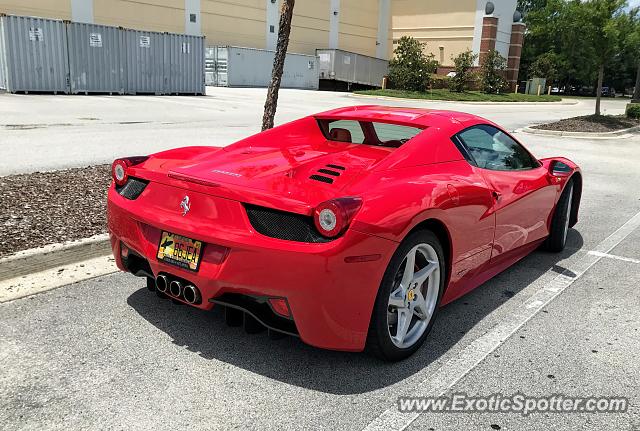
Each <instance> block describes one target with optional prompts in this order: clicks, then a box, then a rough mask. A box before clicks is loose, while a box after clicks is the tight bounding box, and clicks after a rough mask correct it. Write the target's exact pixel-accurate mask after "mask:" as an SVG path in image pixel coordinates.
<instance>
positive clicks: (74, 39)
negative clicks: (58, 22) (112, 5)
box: [67, 22, 126, 94]
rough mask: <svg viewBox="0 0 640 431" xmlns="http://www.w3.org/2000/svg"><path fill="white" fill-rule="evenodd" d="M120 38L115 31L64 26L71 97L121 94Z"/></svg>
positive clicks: (72, 24) (83, 25)
mask: <svg viewBox="0 0 640 431" xmlns="http://www.w3.org/2000/svg"><path fill="white" fill-rule="evenodd" d="M123 36H124V33H123V32H122V31H121V30H120V29H119V28H117V27H108V26H105V25H97V24H86V23H79V22H69V23H67V41H68V43H69V73H70V84H71V93H72V94H79V93H80V94H88V93H107V94H114V93H116V94H124V91H125V87H126V86H125V79H126V75H125V72H124V67H125V53H124V49H125V48H124V42H123Z"/></svg>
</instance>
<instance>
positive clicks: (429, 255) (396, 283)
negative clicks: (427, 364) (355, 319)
mask: <svg viewBox="0 0 640 431" xmlns="http://www.w3.org/2000/svg"><path fill="white" fill-rule="evenodd" d="M411 254H413V255H414V256H415V258H414V261H415V263H414V265H413V270H412V271H411V272H412V275H409V274H408V272H407V271H406V269H407V259H409V256H410V255H411ZM436 259H437V262H436ZM445 271H446V265H445V259H444V252H443V249H442V245H441V244H440V241H438V238H437V237H436V235H435V234H434V233H433V232H431V231H428V230H422V231H417V232H414V233H411V234H410V235H408V236H407V237H406V238H405V239H404V241H402V243H401V244H400V246H399V247H398V249H397V250H396V252H395V253H394V255H393V257H392V258H391V261H390V262H389V265H388V266H387V269H386V271H385V273H384V276H383V277H382V282H381V283H380V288H379V289H378V295H377V297H376V302H375V304H374V306H373V311H372V315H371V323H370V325H369V333H368V336H367V350H368V351H369V352H370V353H371V354H373V355H374V356H377V357H378V358H380V359H382V360H385V361H390V362H391V361H399V360H402V359H405V358H407V357H409V356H411V355H412V354H413V353H415V351H416V350H418V349H419V348H420V346H421V345H422V343H424V340H425V339H426V338H427V336H428V335H429V332H430V331H431V328H432V326H433V322H434V321H435V318H436V315H437V313H438V307H439V306H440V300H441V298H442V292H443V291H444V283H445V280H446V273H445ZM425 274H428V275H426V278H424V280H423V277H425ZM403 279H404V280H403ZM405 280H411V281H410V282H405V283H403V281H405ZM416 280H417V281H416ZM405 286H407V287H408V288H405ZM403 289H404V290H403ZM394 320H395V322H394ZM407 321H408V323H406V322H407ZM402 323H404V324H402ZM401 328H407V329H405V330H404V331H403V330H402V329H401Z"/></svg>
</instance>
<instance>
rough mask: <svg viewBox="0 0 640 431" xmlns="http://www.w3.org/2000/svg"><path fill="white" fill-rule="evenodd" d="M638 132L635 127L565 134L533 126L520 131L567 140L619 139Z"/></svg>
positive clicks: (638, 127)
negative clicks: (565, 138) (611, 130)
mask: <svg viewBox="0 0 640 431" xmlns="http://www.w3.org/2000/svg"><path fill="white" fill-rule="evenodd" d="M638 130H640V126H633V127H629V128H628V129H621V130H615V131H613V132H565V131H563V130H544V129H534V128H533V127H531V126H527V127H523V128H522V129H520V131H522V132H524V133H530V134H532V135H544V136H561V137H567V138H569V137H570V138H618V137H620V136H621V135H626V134H628V133H631V132H636V131H638Z"/></svg>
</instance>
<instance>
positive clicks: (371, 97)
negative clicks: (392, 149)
mask: <svg viewBox="0 0 640 431" xmlns="http://www.w3.org/2000/svg"><path fill="white" fill-rule="evenodd" d="M349 97H356V98H365V99H384V100H402V101H412V102H413V101H418V102H438V103H456V104H461V105H517V106H527V105H531V106H548V105H550V106H558V105H577V104H578V103H580V101H579V100H571V101H569V100H567V99H562V100H561V101H560V102H473V101H466V102H463V101H456V100H438V99H410V98H406V97H391V96H375V95H372V94H355V93H349Z"/></svg>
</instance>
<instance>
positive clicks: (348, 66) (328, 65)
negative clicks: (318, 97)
mask: <svg viewBox="0 0 640 431" xmlns="http://www.w3.org/2000/svg"><path fill="white" fill-rule="evenodd" d="M316 55H317V56H318V59H319V62H320V67H319V69H320V71H319V72H320V79H324V80H332V81H340V82H346V83H348V84H361V85H369V86H372V87H381V86H382V78H384V77H385V75H387V73H388V70H389V62H388V61H387V60H383V59H381V58H375V57H369V56H367V55H362V54H356V53H355V52H348V51H343V50H341V49H316Z"/></svg>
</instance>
